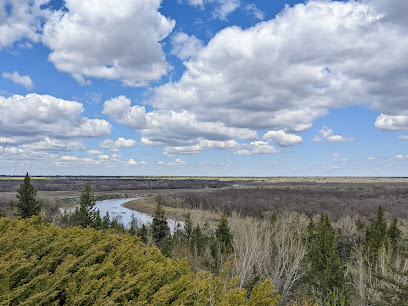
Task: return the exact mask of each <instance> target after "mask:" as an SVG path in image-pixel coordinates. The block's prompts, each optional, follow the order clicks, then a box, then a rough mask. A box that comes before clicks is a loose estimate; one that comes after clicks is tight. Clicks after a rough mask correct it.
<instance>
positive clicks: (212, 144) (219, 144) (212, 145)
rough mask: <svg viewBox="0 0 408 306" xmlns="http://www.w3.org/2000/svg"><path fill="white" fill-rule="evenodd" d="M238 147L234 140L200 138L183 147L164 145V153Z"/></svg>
mask: <svg viewBox="0 0 408 306" xmlns="http://www.w3.org/2000/svg"><path fill="white" fill-rule="evenodd" d="M237 147H239V143H238V142H236V141H235V140H227V141H214V140H200V141H199V142H198V143H197V144H195V145H192V146H184V147H166V148H165V149H164V154H165V155H168V156H172V155H178V154H199V153H201V152H202V151H206V150H233V149H236V148H237Z"/></svg>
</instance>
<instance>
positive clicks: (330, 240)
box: [308, 214, 345, 305]
mask: <svg viewBox="0 0 408 306" xmlns="http://www.w3.org/2000/svg"><path fill="white" fill-rule="evenodd" d="M309 231H310V233H309V235H311V237H309V242H310V246H309V260H310V263H311V266H310V270H309V274H308V278H309V282H310V283H311V285H312V286H313V287H314V289H315V291H317V292H318V296H319V298H320V299H321V300H326V301H327V299H328V298H329V297H331V296H333V293H336V295H337V296H339V298H342V297H343V296H344V287H345V280H344V274H343V270H342V264H341V261H340V256H339V254H338V251H337V239H336V234H335V231H334V230H333V228H332V226H331V223H330V221H329V217H328V216H327V215H324V214H322V215H321V217H320V222H319V223H318V224H316V225H310V226H309ZM330 305H340V303H337V302H335V301H332V302H330Z"/></svg>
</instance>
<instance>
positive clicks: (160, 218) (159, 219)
mask: <svg viewBox="0 0 408 306" xmlns="http://www.w3.org/2000/svg"><path fill="white" fill-rule="evenodd" d="M151 231H152V236H153V239H154V242H155V243H156V245H157V247H159V248H162V243H163V240H164V239H165V238H166V237H167V236H168V235H170V228H169V225H168V224H167V218H166V214H165V212H164V209H163V207H162V204H161V203H160V202H159V203H157V206H156V210H155V211H154V214H153V222H152V226H151Z"/></svg>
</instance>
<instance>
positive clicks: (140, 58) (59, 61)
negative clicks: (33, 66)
mask: <svg viewBox="0 0 408 306" xmlns="http://www.w3.org/2000/svg"><path fill="white" fill-rule="evenodd" d="M64 5H65V7H64V8H63V9H61V10H59V11H57V12H54V13H53V14H52V15H51V16H50V18H49V19H48V21H47V23H46V24H45V26H44V34H43V37H42V40H43V42H44V44H45V45H47V46H48V47H49V48H50V49H51V50H52V52H51V54H50V55H49V60H50V61H51V62H52V63H53V64H54V65H55V67H56V68H57V69H58V70H60V71H64V72H67V73H70V74H71V75H72V76H73V77H74V78H75V79H76V80H77V81H78V82H79V83H80V84H90V81H89V80H86V79H85V78H104V79H109V80H120V81H121V82H122V84H123V85H124V86H144V85H147V83H148V82H150V81H155V80H159V79H160V78H161V77H162V76H163V75H164V74H166V73H167V71H168V69H169V65H168V64H167V62H166V60H165V56H164V53H163V50H162V46H161V44H160V41H161V40H162V39H164V38H165V37H167V36H168V34H169V33H170V32H171V31H172V30H173V28H174V25H175V21H174V20H170V19H168V18H166V17H165V16H163V15H162V14H161V13H160V12H159V9H160V5H161V0H150V1H134V0H122V1H120V2H117V1H111V0H100V1H92V0H81V1H78V0H66V1H64Z"/></svg>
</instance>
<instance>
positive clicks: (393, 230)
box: [388, 218, 402, 249]
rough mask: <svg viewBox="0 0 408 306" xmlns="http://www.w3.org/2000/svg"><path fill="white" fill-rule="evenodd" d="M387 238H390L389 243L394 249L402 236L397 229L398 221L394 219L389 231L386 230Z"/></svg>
mask: <svg viewBox="0 0 408 306" xmlns="http://www.w3.org/2000/svg"><path fill="white" fill-rule="evenodd" d="M388 236H389V237H390V241H391V244H392V246H393V247H394V249H395V248H396V246H397V242H398V240H399V239H400V238H401V236H402V232H401V230H400V229H399V228H398V220H397V218H394V220H393V221H392V223H391V226H390V229H389V230H388Z"/></svg>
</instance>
